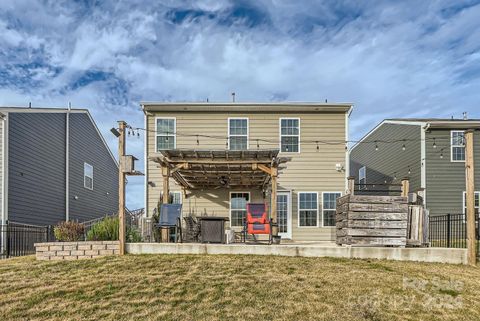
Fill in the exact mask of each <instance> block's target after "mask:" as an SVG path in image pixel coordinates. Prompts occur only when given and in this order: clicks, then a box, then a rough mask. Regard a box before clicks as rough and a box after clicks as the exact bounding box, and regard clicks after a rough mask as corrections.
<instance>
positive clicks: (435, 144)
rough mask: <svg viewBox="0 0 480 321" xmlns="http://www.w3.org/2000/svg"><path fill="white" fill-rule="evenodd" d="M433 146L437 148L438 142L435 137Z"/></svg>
mask: <svg viewBox="0 0 480 321" xmlns="http://www.w3.org/2000/svg"><path fill="white" fill-rule="evenodd" d="M433 148H437V142H436V141H435V138H433Z"/></svg>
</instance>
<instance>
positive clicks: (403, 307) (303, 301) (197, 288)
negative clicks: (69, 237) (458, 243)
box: [0, 255, 480, 321]
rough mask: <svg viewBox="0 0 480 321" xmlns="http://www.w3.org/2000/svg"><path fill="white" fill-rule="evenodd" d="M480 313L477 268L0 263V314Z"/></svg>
mask: <svg viewBox="0 0 480 321" xmlns="http://www.w3.org/2000/svg"><path fill="white" fill-rule="evenodd" d="M273 319H275V320H389V321H390V320H415V321H418V320H480V269H479V268H472V267H467V266H455V265H442V264H428V263H412V262H393V261H367V260H345V259H326V258H293V257H271V256H270V257H267V256H221V255H219V256H207V255H197V256H194V255H139V256H133V255H127V256H124V257H106V258H100V259H95V260H83V261H64V262H53V261H51V262H48V261H47V262H45V261H36V260H35V259H34V257H23V258H16V259H9V260H2V261H0V320H22V321H24V320H273Z"/></svg>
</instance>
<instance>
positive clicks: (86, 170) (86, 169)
mask: <svg viewBox="0 0 480 321" xmlns="http://www.w3.org/2000/svg"><path fill="white" fill-rule="evenodd" d="M83 187H85V188H88V189H91V190H93V166H92V165H90V164H88V163H83Z"/></svg>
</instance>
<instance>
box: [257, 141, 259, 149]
mask: <svg viewBox="0 0 480 321" xmlns="http://www.w3.org/2000/svg"><path fill="white" fill-rule="evenodd" d="M259 148H260V144H259V143H258V139H257V149H259Z"/></svg>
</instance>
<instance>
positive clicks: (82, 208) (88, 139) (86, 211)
mask: <svg viewBox="0 0 480 321" xmlns="http://www.w3.org/2000/svg"><path fill="white" fill-rule="evenodd" d="M63 117H65V115H63ZM85 162H86V163H88V164H90V165H92V166H93V190H90V189H87V188H85V187H84V181H83V180H84V176H83V174H84V172H83V166H84V163H85ZM69 172H70V180H69V186H70V188H69V192H70V197H69V198H70V202H69V204H70V206H69V207H70V219H71V220H78V221H80V222H82V221H86V220H91V219H94V218H97V217H101V216H104V215H107V214H112V213H116V212H118V168H117V165H116V164H115V162H114V161H113V159H112V157H111V156H110V153H109V151H108V150H107V148H105V145H104V144H103V141H102V139H101V137H100V136H99V134H98V133H97V131H96V129H95V127H94V125H93V124H92V122H91V121H90V118H89V117H88V115H87V114H86V113H81V114H80V113H72V114H70V165H69ZM75 196H77V199H75Z"/></svg>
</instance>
